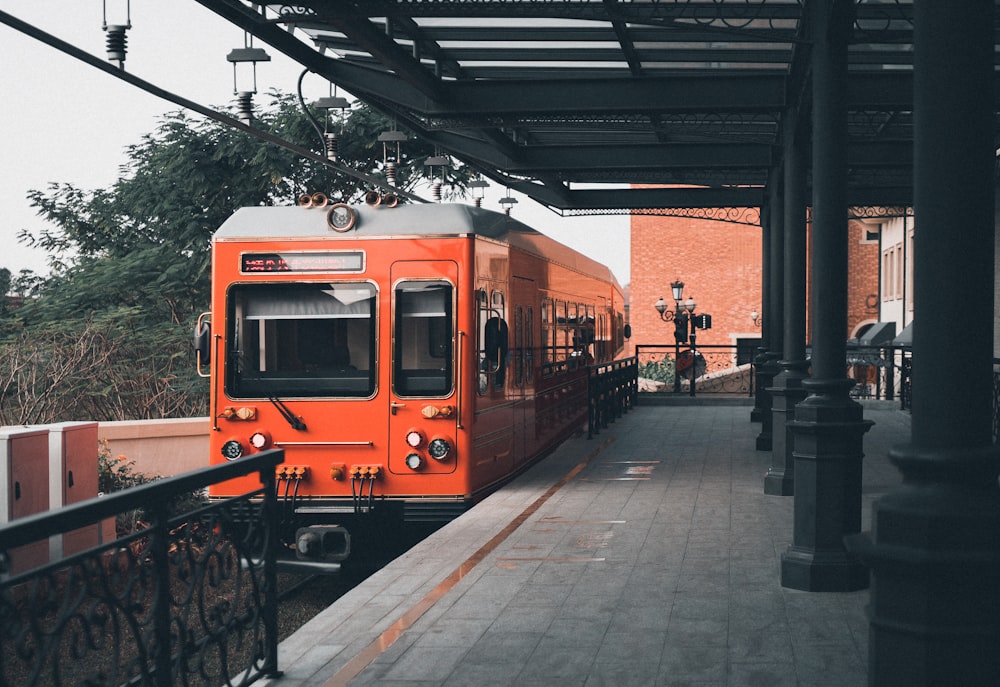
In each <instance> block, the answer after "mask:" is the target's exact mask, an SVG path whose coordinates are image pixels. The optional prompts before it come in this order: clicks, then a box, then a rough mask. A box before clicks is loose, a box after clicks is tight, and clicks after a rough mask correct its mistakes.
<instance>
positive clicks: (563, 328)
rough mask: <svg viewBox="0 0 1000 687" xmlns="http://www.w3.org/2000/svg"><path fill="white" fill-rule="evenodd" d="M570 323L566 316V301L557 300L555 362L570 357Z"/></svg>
mask: <svg viewBox="0 0 1000 687" xmlns="http://www.w3.org/2000/svg"><path fill="white" fill-rule="evenodd" d="M568 328H569V324H568V322H567V317H566V301H561V300H556V322H555V334H556V337H555V342H554V344H553V346H554V348H555V356H554V358H555V359H554V362H557V363H558V362H562V361H563V360H566V359H567V358H568V357H569V339H568Z"/></svg>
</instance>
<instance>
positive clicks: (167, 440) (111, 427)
mask: <svg viewBox="0 0 1000 687" xmlns="http://www.w3.org/2000/svg"><path fill="white" fill-rule="evenodd" d="M210 431H211V423H210V422H209V419H208V418H207V417H198V418H180V419H170V420H128V421H125V422H102V423H100V425H99V426H98V429H97V435H98V437H99V438H100V439H102V440H107V442H108V448H109V449H110V450H111V455H112V456H118V455H123V456H125V458H126V459H128V460H130V461H134V462H135V471H136V472H141V473H142V474H144V475H147V476H148V477H155V476H160V477H169V476H171V475H178V474H180V473H182V472H189V471H191V470H197V469H199V468H204V467H208V433H209V432H210ZM94 461H95V463H96V461H97V447H96V446H95V447H94Z"/></svg>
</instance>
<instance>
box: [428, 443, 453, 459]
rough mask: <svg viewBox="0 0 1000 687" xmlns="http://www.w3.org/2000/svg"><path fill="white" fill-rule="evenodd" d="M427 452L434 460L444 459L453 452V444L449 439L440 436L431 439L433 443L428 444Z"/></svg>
mask: <svg viewBox="0 0 1000 687" xmlns="http://www.w3.org/2000/svg"><path fill="white" fill-rule="evenodd" d="M427 452H428V453H429V454H431V458H433V459H434V460H444V459H445V458H447V457H448V454H449V453H451V444H450V443H448V440H447V439H442V438H440V437H438V438H437V439H431V443H430V444H429V445H428V446H427Z"/></svg>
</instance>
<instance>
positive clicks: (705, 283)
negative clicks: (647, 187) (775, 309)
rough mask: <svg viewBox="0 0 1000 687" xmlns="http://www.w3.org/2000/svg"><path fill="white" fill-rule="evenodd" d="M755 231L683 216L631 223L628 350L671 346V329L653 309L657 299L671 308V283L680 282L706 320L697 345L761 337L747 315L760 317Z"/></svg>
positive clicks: (635, 218)
mask: <svg viewBox="0 0 1000 687" xmlns="http://www.w3.org/2000/svg"><path fill="white" fill-rule="evenodd" d="M760 236H761V232H760V227H753V226H746V225H741V224H731V223H728V222H719V221H714V220H704V219H692V218H687V217H656V216H645V215H641V216H640V215H636V216H633V217H632V244H631V245H632V249H631V250H632V256H631V282H630V292H631V293H630V307H629V316H630V319H631V324H632V341H631V343H632V344H655V343H660V344H670V345H673V342H674V327H673V323H665V322H662V321H661V320H660V318H659V315H658V314H657V313H656V310H655V309H654V308H653V304H654V303H656V301H657V299H658V298H660V296H662V297H663V298H664V299H665V300H666V301H667V302H668V303H669V304H670V308H671V309H672V308H673V303H674V301H673V299H672V297H671V293H670V282H672V281H674V280H675V279H677V278H679V279H680V280H681V281H683V282H684V284H685V286H684V297H685V298H687V297H689V296H691V297H693V298H694V299H695V301H696V303H697V309H696V312H699V313H701V312H704V313H708V314H710V315H711V316H712V329H710V330H708V331H700V330H699V332H698V343H699V344H726V345H731V344H733V343H735V339H736V338H737V337H739V338H753V337H758V336H760V330H759V329H757V328H755V327H754V326H753V323H752V321H751V320H750V312H751V311H753V310H756V311H758V312H760V310H761V239H760Z"/></svg>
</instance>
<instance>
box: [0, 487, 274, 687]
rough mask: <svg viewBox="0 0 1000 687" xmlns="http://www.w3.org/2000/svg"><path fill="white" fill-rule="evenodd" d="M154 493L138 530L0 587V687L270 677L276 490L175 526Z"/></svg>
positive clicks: (209, 508) (198, 513) (186, 517)
mask: <svg viewBox="0 0 1000 687" xmlns="http://www.w3.org/2000/svg"><path fill="white" fill-rule="evenodd" d="M271 469H272V470H273V468H271ZM155 486H156V485H155V483H154V484H150V485H144V486H143V487H137V488H135V489H144V488H146V487H155ZM123 493H124V492H119V494H123ZM159 496H160V498H158V499H151V500H150V503H152V504H153V505H148V506H146V508H145V514H146V519H147V520H148V523H147V526H145V527H143V528H142V529H139V530H137V531H135V532H133V533H131V534H128V535H125V536H122V537H120V538H118V539H115V540H113V541H111V542H109V543H106V544H103V545H100V546H96V547H94V548H90V549H88V550H85V551H82V552H80V553H78V554H75V555H73V556H71V557H68V558H65V559H62V560H59V561H56V562H53V563H50V564H48V565H45V566H43V567H39V568H36V569H33V570H27V571H25V572H21V573H19V574H17V575H15V576H12V577H10V578H9V579H5V580H3V581H2V583H0V685H2V686H3V687H8V686H10V687H14V686H15V685H16V686H17V687H32V686H34V685H53V686H55V687H59V686H62V685H67V686H68V685H95V686H96V685H106V686H108V687H111V686H117V685H125V684H129V685H163V686H167V685H170V686H173V685H179V684H183V685H188V684H211V685H233V686H235V685H246V684H249V683H250V682H252V681H254V680H256V679H257V678H259V677H262V676H264V675H276V674H277V652H276V650H277V593H276V592H277V590H276V589H275V587H276V573H275V570H274V553H273V549H272V544H273V537H274V530H275V527H274V520H275V518H274V513H273V511H274V498H273V497H274V493H273V482H272V483H271V484H266V485H265V486H264V487H263V488H261V489H259V490H256V491H252V492H250V493H248V494H244V495H243V496H241V497H236V498H232V499H227V500H225V501H221V502H213V503H210V504H208V505H205V506H203V507H201V508H199V509H197V510H194V511H192V512H188V513H185V514H183V515H180V516H177V517H175V518H172V519H170V518H168V517H167V508H166V505H165V504H167V503H168V502H169V497H164V496H163V495H162V494H161V495H159ZM112 498H113V497H105V499H95V501H97V502H98V506H100V505H101V504H100V502H102V501H105V500H111V499H112ZM157 504H159V505H157ZM84 505H86V504H84ZM87 512H91V511H87ZM248 516H249V517H248ZM43 536H44V538H45V539H47V538H48V534H44V535H43ZM15 553H16V551H15ZM265 563H267V564H265Z"/></svg>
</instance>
